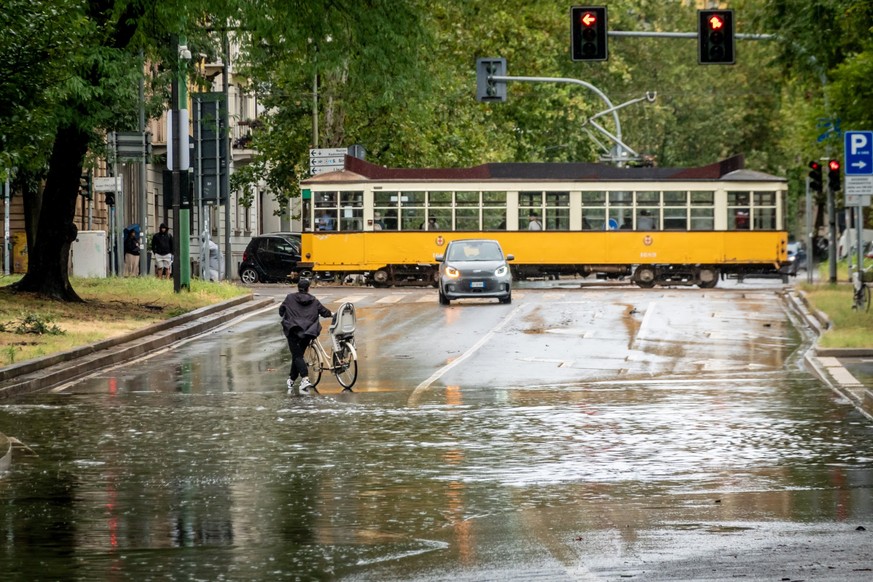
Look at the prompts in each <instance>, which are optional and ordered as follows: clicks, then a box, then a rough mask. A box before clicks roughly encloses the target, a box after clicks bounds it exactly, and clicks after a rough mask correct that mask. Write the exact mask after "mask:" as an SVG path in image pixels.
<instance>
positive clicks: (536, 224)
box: [527, 213, 543, 230]
mask: <svg viewBox="0 0 873 582" xmlns="http://www.w3.org/2000/svg"><path fill="white" fill-rule="evenodd" d="M528 221H529V222H528V224H527V229H528V230H542V229H543V223H542V222H540V217H539V216H538V215H536V214H533V213H531V215H530V216H528Z"/></svg>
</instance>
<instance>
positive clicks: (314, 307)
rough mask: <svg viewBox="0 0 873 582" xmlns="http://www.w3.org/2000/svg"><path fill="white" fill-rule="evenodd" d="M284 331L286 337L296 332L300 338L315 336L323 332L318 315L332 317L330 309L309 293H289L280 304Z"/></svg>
mask: <svg viewBox="0 0 873 582" xmlns="http://www.w3.org/2000/svg"><path fill="white" fill-rule="evenodd" d="M279 316H280V317H281V318H282V331H283V332H284V334H285V337H288V335H289V334H292V333H293V334H294V335H296V336H297V337H298V338H310V339H312V338H315V337H318V334H320V333H321V322H319V321H318V317H319V316H321V317H330V316H331V313H330V309H328V308H327V307H325V306H324V305H322V304H321V302H320V301H319V300H318V299H316V298H315V297H313V296H312V295H310V294H309V293H304V292H300V293H289V294H288V295H287V296H286V297H285V301H283V302H282V305H280V306H279Z"/></svg>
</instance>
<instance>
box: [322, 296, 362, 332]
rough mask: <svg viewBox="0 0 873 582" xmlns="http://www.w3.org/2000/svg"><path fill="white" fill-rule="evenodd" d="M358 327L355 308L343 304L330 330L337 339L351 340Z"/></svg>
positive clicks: (348, 304) (334, 317) (349, 304)
mask: <svg viewBox="0 0 873 582" xmlns="http://www.w3.org/2000/svg"><path fill="white" fill-rule="evenodd" d="M356 325H357V317H356V316H355V306H354V305H352V304H351V303H343V304H342V305H340V307H339V309H337V311H336V313H334V315H333V321H332V322H331V324H330V328H328V329H329V330H330V333H331V335H333V337H335V338H337V339H339V338H349V337H352V336H353V335H355V326H356Z"/></svg>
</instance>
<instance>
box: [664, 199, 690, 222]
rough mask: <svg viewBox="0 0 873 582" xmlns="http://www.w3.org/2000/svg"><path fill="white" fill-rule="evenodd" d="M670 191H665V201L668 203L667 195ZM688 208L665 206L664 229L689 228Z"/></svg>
mask: <svg viewBox="0 0 873 582" xmlns="http://www.w3.org/2000/svg"><path fill="white" fill-rule="evenodd" d="M668 193H669V192H664V195H665V196H664V202H665V203H666V201H667V199H666V195H667V194H668ZM687 212H688V209H687V208H685V207H684V206H683V207H682V208H677V207H675V206H674V207H667V208H664V230H688V216H687V214H686V213H687Z"/></svg>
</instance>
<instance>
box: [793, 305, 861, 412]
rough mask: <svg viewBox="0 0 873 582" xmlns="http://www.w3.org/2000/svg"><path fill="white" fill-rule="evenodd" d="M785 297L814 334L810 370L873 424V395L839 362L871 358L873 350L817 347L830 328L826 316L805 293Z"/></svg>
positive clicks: (809, 359) (809, 361)
mask: <svg viewBox="0 0 873 582" xmlns="http://www.w3.org/2000/svg"><path fill="white" fill-rule="evenodd" d="M783 296H784V297H785V298H786V301H787V303H788V305H789V307H790V308H791V309H793V311H794V312H795V313H796V314H798V315H799V316H800V317H801V318H802V319H803V320H804V321H805V322H806V323H807V324H808V325H809V327H810V328H811V329H813V330H814V332H815V336H816V337H815V341H813V343H812V346H810V348H809V350H807V352H806V353H805V354H804V356H803V359H804V360H805V361H806V363H807V366H809V368H811V369H812V371H813V373H814V374H815V375H816V376H818V378H819V379H820V380H821V381H822V382H824V383H825V384H827V385H828V387H829V388H830V389H831V390H833V391H834V392H835V393H836V394H838V395H840V396H842V397H843V398H845V399H846V400H848V401H850V402H851V403H852V405H854V406H855V408H856V409H857V410H858V411H859V412H860V413H861V414H863V415H864V416H866V417H867V418H869V419H870V420H873V392H871V390H870V388H869V387H865V386H864V385H862V384H861V383H860V382H858V380H857V379H856V378H855V377H854V376H852V374H851V373H849V371H848V370H847V369H846V368H845V367H844V366H843V365H842V364H841V363H840V362H839V359H838V358H862V357H871V356H873V349H863V348H820V347H818V340H819V338H820V337H821V334H822V333H823V332H824V331H826V330H827V329H829V328H830V327H831V322H830V320H829V319H828V317H827V315H825V314H824V313H821V312H820V311H818V310H816V309H815V308H814V307H813V306H812V305H810V303H809V300H808V299H807V298H806V296H805V295H804V294H803V292H800V291H792V292H788V293H785V294H784V295H783Z"/></svg>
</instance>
